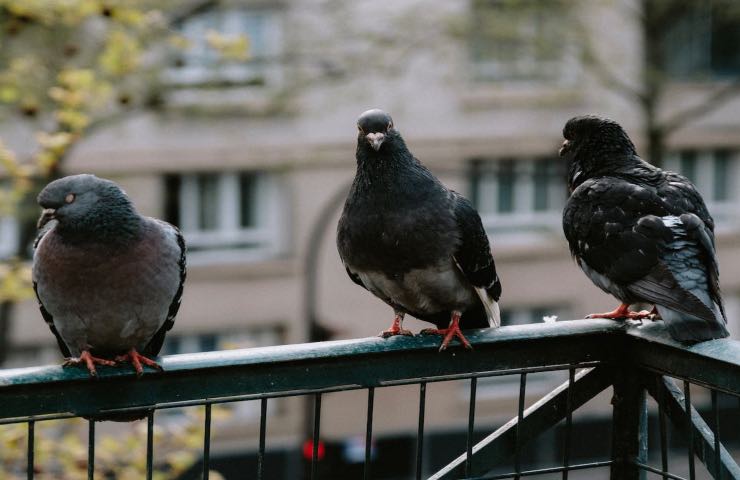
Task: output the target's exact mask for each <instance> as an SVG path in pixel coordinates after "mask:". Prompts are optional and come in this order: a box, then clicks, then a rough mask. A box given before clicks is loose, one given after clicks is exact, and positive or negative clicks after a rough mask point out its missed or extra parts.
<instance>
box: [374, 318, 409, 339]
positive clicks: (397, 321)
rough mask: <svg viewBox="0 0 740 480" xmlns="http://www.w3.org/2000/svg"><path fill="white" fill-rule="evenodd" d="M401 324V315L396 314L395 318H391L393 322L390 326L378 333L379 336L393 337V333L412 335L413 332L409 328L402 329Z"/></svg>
mask: <svg viewBox="0 0 740 480" xmlns="http://www.w3.org/2000/svg"><path fill="white" fill-rule="evenodd" d="M402 325H403V315H400V314H398V313H397V314H396V318H394V319H393V323H392V324H391V326H390V328H389V329H388V330H383V331H382V332H380V333H379V334H378V336H379V337H383V338H388V337H393V336H395V335H406V336H408V337H413V336H414V334H413V333H411V330H404V329H403V328H401V326H402Z"/></svg>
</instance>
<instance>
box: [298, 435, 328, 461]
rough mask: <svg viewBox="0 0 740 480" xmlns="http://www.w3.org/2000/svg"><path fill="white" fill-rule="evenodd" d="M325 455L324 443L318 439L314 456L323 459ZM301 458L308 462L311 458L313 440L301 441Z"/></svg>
mask: <svg viewBox="0 0 740 480" xmlns="http://www.w3.org/2000/svg"><path fill="white" fill-rule="evenodd" d="M325 455H326V445H324V442H323V441H322V440H319V445H318V451H317V452H316V458H317V459H318V460H323V458H324V456H325ZM303 458H305V459H306V460H308V461H309V462H310V461H311V459H313V440H306V441H305V442H303Z"/></svg>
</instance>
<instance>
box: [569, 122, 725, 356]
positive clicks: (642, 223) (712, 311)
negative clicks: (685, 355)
mask: <svg viewBox="0 0 740 480" xmlns="http://www.w3.org/2000/svg"><path fill="white" fill-rule="evenodd" d="M563 136H564V137H565V142H564V143H563V146H562V148H561V149H560V155H561V156H564V157H565V158H566V159H567V161H568V185H569V188H570V191H571V192H572V193H571V195H570V198H569V200H568V202H567V204H566V206H565V210H564V211H563V229H564V231H565V236H566V238H567V239H568V243H569V245H570V251H571V253H572V255H573V257H574V258H575V260H576V262H577V263H578V265H579V266H580V267H581V269H582V270H583V271H584V272H585V273H586V275H588V277H589V278H590V279H591V280H592V281H593V282H594V283H595V284H596V285H597V286H598V287H599V288H601V289H602V290H604V291H605V292H607V293H610V294H612V295H614V296H615V297H616V298H617V299H619V300H620V301H621V302H622V304H621V305H620V306H619V307H618V308H617V309H616V310H614V311H613V312H607V313H600V314H592V315H589V317H590V318H632V319H642V318H646V317H647V318H653V317H655V316H656V314H657V315H659V316H660V317H661V318H662V319H663V320H664V321H665V323H666V325H667V327H668V330H669V332H670V334H671V336H673V338H675V339H676V340H679V341H681V342H686V343H696V342H700V341H704V340H710V339H713V338H722V337H726V336H728V335H729V332H728V331H727V327H726V323H727V320H726V317H725V311H724V307H723V304H722V297H721V295H720V288H719V267H718V264H717V255H716V252H715V248H714V221H713V220H712V217H711V216H710V215H709V212H708V211H707V207H706V206H705V205H704V201H703V200H702V197H701V195H700V194H699V192H698V191H697V190H696V188H695V187H694V185H692V184H691V182H690V181H689V180H688V179H686V178H685V177H683V176H681V175H679V174H677V173H674V172H670V171H664V170H661V169H660V168H656V167H654V166H652V165H650V164H649V163H647V162H645V161H643V160H642V159H641V158H640V157H639V156H638V155H637V152H636V150H635V146H634V145H633V143H632V141H631V140H630V138H629V137H628V136H627V133H626V132H625V131H624V130H623V129H622V127H621V126H620V125H619V124H617V123H616V122H614V121H612V120H609V119H606V118H600V117H595V116H581V117H575V118H572V119H570V120H569V121H568V123H567V124H566V125H565V128H564V129H563ZM638 302H643V303H648V304H653V305H655V308H654V309H653V311H650V312H649V311H641V312H634V311H630V310H629V308H628V307H629V305H631V304H634V303H638Z"/></svg>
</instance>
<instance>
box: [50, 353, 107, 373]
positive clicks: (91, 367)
mask: <svg viewBox="0 0 740 480" xmlns="http://www.w3.org/2000/svg"><path fill="white" fill-rule="evenodd" d="M83 364H84V365H85V367H87V371H88V372H89V373H90V376H91V377H97V376H98V371H97V369H96V368H95V365H106V366H108V367H114V366H115V365H116V362H114V361H113V360H107V359H105V358H98V357H93V356H92V355H91V354H90V352H88V351H87V350H83V351H82V353H80V356H79V357H69V358H66V359H65V360H64V363H63V364H62V366H63V367H70V366H78V365H83Z"/></svg>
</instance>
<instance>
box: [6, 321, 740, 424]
mask: <svg viewBox="0 0 740 480" xmlns="http://www.w3.org/2000/svg"><path fill="white" fill-rule="evenodd" d="M625 332H627V334H625ZM466 335H467V338H468V339H469V340H470V341H471V343H472V344H473V346H474V349H473V350H472V351H466V350H463V349H462V348H460V347H459V346H457V345H455V346H454V347H452V348H450V349H449V350H448V351H446V352H442V353H438V352H437V348H438V346H439V338H438V337H425V336H416V337H413V338H407V337H395V338H392V339H387V340H384V339H380V338H363V339H357V340H340V341H331V342H321V343H311V344H299V345H285V346H279V347H266V348H253V349H244V350H230V351H220V352H204V353H198V354H188V355H173V356H169V357H163V358H162V359H161V362H160V363H161V365H162V366H163V368H164V370H165V371H164V372H153V371H150V370H148V371H147V372H146V373H145V374H144V376H143V377H141V378H138V379H137V378H135V376H134V374H133V372H132V370H131V369H130V368H126V367H122V368H111V367H101V368H100V369H99V378H98V379H97V380H92V379H90V378H89V377H88V375H87V372H86V371H85V370H84V369H80V368H62V367H61V366H47V367H33V368H22V369H13V370H5V371H2V370H0V405H2V408H0V423H8V422H12V421H22V420H24V419H29V418H43V417H63V416H75V415H91V414H98V413H103V412H110V411H121V410H136V409H143V408H152V407H158V408H163V407H172V406H183V405H192V404H203V403H210V402H221V401H233V400H243V399H252V398H261V397H270V396H281V395H297V394H305V393H311V392H319V391H336V390H348V389H357V388H366V387H371V386H372V387H378V386H390V385H397V384H404V383H418V382H420V381H439V380H450V379H456V378H469V377H472V376H486V375H497V374H507V373H519V372H524V371H535V370H547V369H556V368H567V367H568V366H579V365H581V366H586V365H593V364H595V363H599V362H610V361H614V362H615V364H620V363H624V362H636V363H638V365H640V366H642V367H644V368H648V369H652V370H655V371H661V372H664V373H667V374H672V375H674V376H677V377H683V378H688V379H691V380H693V381H696V382H697V383H704V384H707V385H710V386H714V387H715V388H718V389H720V390H723V391H728V392H730V393H740V374H739V372H740V342H736V341H733V340H730V339H724V340H715V341H712V342H707V343H704V344H700V345H695V346H692V347H684V346H682V345H680V344H677V343H675V342H673V341H672V340H670V339H669V338H668V337H667V334H666V333H665V331H664V327H663V325H662V323H656V324H646V325H644V326H643V327H639V328H635V327H631V328H628V327H626V326H625V325H624V324H623V323H620V322H614V321H610V320H574V321H560V322H556V323H538V324H530V325H517V326H509V327H502V328H499V329H496V330H491V329H485V330H478V331H471V332H469V333H467V334H466Z"/></svg>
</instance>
